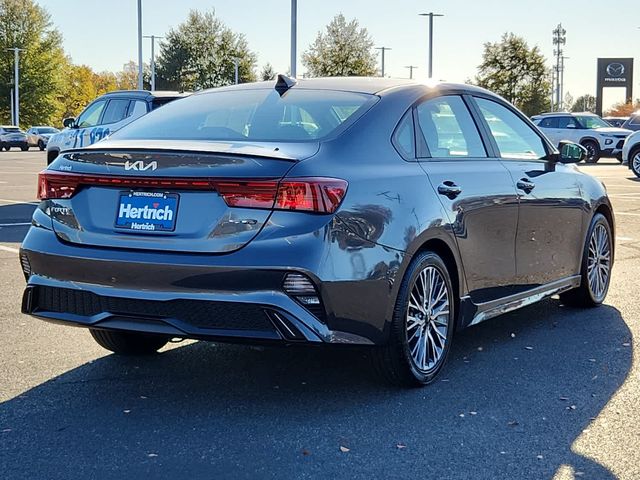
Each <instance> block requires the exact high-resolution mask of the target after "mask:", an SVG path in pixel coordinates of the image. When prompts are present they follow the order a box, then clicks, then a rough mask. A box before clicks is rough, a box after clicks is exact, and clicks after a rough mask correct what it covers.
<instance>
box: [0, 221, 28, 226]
mask: <svg viewBox="0 0 640 480" xmlns="http://www.w3.org/2000/svg"><path fill="white" fill-rule="evenodd" d="M25 225H31V222H23V223H0V227H24V226H25Z"/></svg>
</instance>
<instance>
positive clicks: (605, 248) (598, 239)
mask: <svg viewBox="0 0 640 480" xmlns="http://www.w3.org/2000/svg"><path fill="white" fill-rule="evenodd" d="M610 272H611V245H610V237H609V232H607V229H606V228H605V226H604V225H602V224H598V225H596V227H595V228H594V229H593V232H592V233H591V239H590V240H589V255H588V258H587V276H588V280H589V289H590V290H591V293H592V294H593V296H594V298H595V299H596V300H597V301H602V299H603V298H604V296H605V295H606V293H607V289H608V287H609V277H610Z"/></svg>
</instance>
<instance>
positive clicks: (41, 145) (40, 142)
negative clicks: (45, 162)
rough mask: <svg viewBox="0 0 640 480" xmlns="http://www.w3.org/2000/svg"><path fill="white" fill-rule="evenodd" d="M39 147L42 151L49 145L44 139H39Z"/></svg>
mask: <svg viewBox="0 0 640 480" xmlns="http://www.w3.org/2000/svg"><path fill="white" fill-rule="evenodd" d="M38 148H39V149H40V151H41V152H43V151H44V149H45V148H47V147H46V145H45V144H44V142H43V141H42V140H38Z"/></svg>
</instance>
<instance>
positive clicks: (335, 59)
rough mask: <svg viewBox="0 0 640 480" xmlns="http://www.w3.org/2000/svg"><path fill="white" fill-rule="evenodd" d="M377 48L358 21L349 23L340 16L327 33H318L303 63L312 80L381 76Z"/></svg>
mask: <svg viewBox="0 0 640 480" xmlns="http://www.w3.org/2000/svg"><path fill="white" fill-rule="evenodd" d="M373 45H374V43H373V39H372V38H371V35H369V32H368V31H367V29H366V28H360V26H359V24H358V21H357V20H355V19H354V20H351V21H350V22H348V23H347V20H346V19H345V18H344V15H343V14H339V15H336V16H335V17H334V18H333V20H332V21H331V23H329V25H327V28H326V31H325V32H324V33H323V32H318V36H317V37H316V39H315V41H314V42H313V43H312V44H311V45H310V46H309V49H308V50H307V51H305V52H304V53H303V54H302V64H303V65H304V66H305V67H306V68H307V71H308V74H309V75H310V76H312V77H348V76H373V75H376V73H377V56H376V54H375V52H374V50H373Z"/></svg>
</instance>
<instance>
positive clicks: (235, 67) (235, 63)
mask: <svg viewBox="0 0 640 480" xmlns="http://www.w3.org/2000/svg"><path fill="white" fill-rule="evenodd" d="M239 65H240V59H239V58H238V57H233V68H234V70H235V75H236V85H238V82H239V80H240V78H239V75H238V73H239V71H238V67H239Z"/></svg>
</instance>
